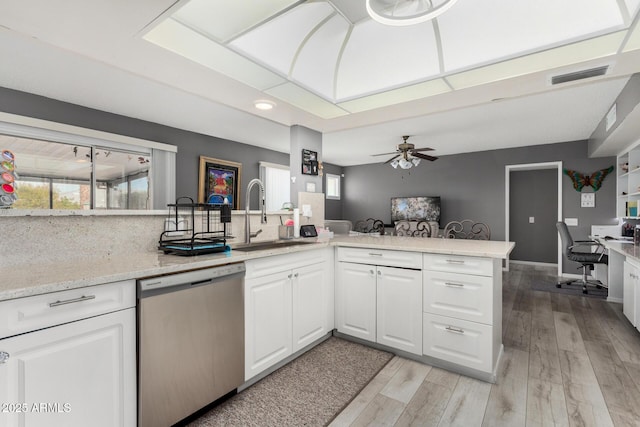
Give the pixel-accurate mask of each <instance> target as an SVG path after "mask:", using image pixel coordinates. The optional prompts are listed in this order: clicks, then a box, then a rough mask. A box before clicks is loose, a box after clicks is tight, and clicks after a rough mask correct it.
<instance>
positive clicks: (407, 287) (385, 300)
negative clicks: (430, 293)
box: [376, 267, 422, 355]
mask: <svg viewBox="0 0 640 427" xmlns="http://www.w3.org/2000/svg"><path fill="white" fill-rule="evenodd" d="M376 275H377V296H376V299H377V325H376V326H377V342H378V343H380V344H384V345H388V346H390V347H394V348H397V349H399V350H404V351H408V352H410V353H414V354H419V355H422V272H421V271H419V270H408V269H403V268H392V267H378V268H377V274H376Z"/></svg>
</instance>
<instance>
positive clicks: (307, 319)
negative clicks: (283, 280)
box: [292, 262, 329, 353]
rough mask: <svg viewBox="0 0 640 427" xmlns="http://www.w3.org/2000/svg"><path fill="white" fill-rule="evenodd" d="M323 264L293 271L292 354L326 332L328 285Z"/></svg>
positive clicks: (324, 264)
mask: <svg viewBox="0 0 640 427" xmlns="http://www.w3.org/2000/svg"><path fill="white" fill-rule="evenodd" d="M326 264H327V263H325V262H323V263H319V264H314V265H309V266H306V267H302V268H299V269H297V270H294V271H293V273H292V280H293V283H292V286H293V290H292V292H293V352H294V353H295V352H296V351H298V350H300V349H302V348H303V347H305V346H306V345H308V344H311V343H312V342H313V341H315V340H317V339H318V338H320V337H322V336H323V335H325V334H326V333H327V332H328V323H329V322H328V321H327V320H328V319H327V313H328V307H327V305H328V304H329V300H328V293H329V289H328V286H327V284H328V282H327V268H326Z"/></svg>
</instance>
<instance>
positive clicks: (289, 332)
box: [245, 249, 334, 381]
mask: <svg viewBox="0 0 640 427" xmlns="http://www.w3.org/2000/svg"><path fill="white" fill-rule="evenodd" d="M330 254H331V252H330V249H326V250H320V251H305V252H298V253H293V254H290V255H277V256H273V257H265V258H260V259H256V260H250V261H247V262H246V267H247V275H246V278H245V381H246V380H249V379H251V378H253V377H254V376H256V375H257V374H259V373H261V372H263V371H264V370H266V369H268V368H270V367H271V366H273V365H275V364H276V363H278V362H280V361H282V360H284V359H286V358H287V357H289V356H290V355H291V354H293V353H295V352H297V351H299V350H301V349H302V348H304V347H305V346H307V345H308V344H311V343H313V342H314V341H315V340H317V339H319V338H321V337H322V336H324V335H325V334H327V333H328V332H329V331H331V330H332V329H333V298H334V295H333V287H332V286H331V285H332V281H331V280H332V278H333V268H332V267H331V266H332V262H331V260H332V257H331V256H330ZM274 271H275V272H274ZM264 272H269V273H270V274H266V275H265V274H264Z"/></svg>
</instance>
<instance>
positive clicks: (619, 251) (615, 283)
mask: <svg viewBox="0 0 640 427" xmlns="http://www.w3.org/2000/svg"><path fill="white" fill-rule="evenodd" d="M598 240H599V241H600V243H602V245H603V246H604V247H605V249H607V252H608V253H609V269H608V270H609V273H608V278H607V279H608V282H609V283H608V285H609V296H608V297H607V301H610V302H619V303H622V297H623V291H622V289H623V282H624V262H625V261H629V262H631V263H632V264H636V265H638V266H640V247H638V246H635V245H634V244H633V243H632V242H629V241H621V240H604V239H598Z"/></svg>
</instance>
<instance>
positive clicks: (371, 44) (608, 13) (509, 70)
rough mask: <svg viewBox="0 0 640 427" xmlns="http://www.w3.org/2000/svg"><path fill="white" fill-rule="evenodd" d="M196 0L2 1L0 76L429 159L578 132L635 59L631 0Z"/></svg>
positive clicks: (638, 56) (636, 1)
mask: <svg viewBox="0 0 640 427" xmlns="http://www.w3.org/2000/svg"><path fill="white" fill-rule="evenodd" d="M196 1H199V2H202V1H203V0H193V2H191V3H189V2H188V1H182V0H180V1H177V2H174V1H173V0H138V1H136V2H131V1H127V0H110V1H108V2H105V1H99V0H67V1H65V2H51V1H47V0H2V1H0V55H2V57H3V58H5V60H3V61H0V86H4V87H8V88H12V89H16V90H22V91H26V92H31V93H35V94H39V95H43V96H47V97H50V98H55V99H60V100H62V101H66V102H71V103H75V104H79V105H83V106H87V107H91V108H96V109H100V110H104V111H108V112H112V113H117V114H122V115H126V116H130V117H135V118H139V119H143V120H149V121H153V122H157V123H162V124H165V125H169V126H174V127H178V128H182V129H187V130H191V131H194V132H199V133H203V134H208V135H213V136H217V137H220V138H225V139H231V140H235V141H239V142H243V143H247V144H252V145H258V146H262V147H266V148H271V149H274V150H278V151H282V152H288V151H289V129H288V127H289V126H291V125H303V126H306V127H309V128H311V129H315V130H318V131H320V132H322V133H323V160H324V161H327V162H330V163H335V164H338V165H354V164H363V163H373V162H376V161H380V158H379V157H376V158H374V157H372V156H371V154H375V153H380V152H389V151H392V150H393V149H394V148H395V145H396V144H398V143H400V142H401V136H402V135H412V136H413V137H412V139H411V140H410V142H413V143H414V144H416V146H429V147H432V148H434V149H435V150H434V152H433V153H432V154H433V155H436V156H441V155H446V154H453V153H459V152H471V151H479V150H487V149H495V148H506V147H516V146H525V145H536V144H546V143H554V142H564V141H573V140H579V139H587V138H588V137H589V136H590V135H591V133H592V132H593V130H594V129H595V127H596V125H597V124H598V122H599V121H600V120H601V119H602V117H603V116H604V115H605V114H606V112H607V111H608V109H609V108H610V107H611V105H612V103H613V102H614V100H615V98H616V97H617V95H618V94H619V93H620V91H621V89H622V88H623V86H624V84H625V83H626V81H627V79H628V77H629V76H630V75H631V74H633V73H636V72H638V71H640V30H639V29H638V23H637V21H638V8H639V6H640V0H588V1H585V0H582V1H578V0H566V1H563V2H560V3H559V2H557V1H550V0H537V1H531V2H529V1H526V2H505V1H500V0H486V1H484V2H477V1H473V0H459V1H458V2H457V3H456V5H454V7H452V8H451V9H450V10H449V11H448V12H446V13H445V14H444V15H442V16H441V17H439V18H437V22H436V23H435V24H436V25H434V23H432V22H430V23H427V24H420V25H419V26H415V27H403V29H398V28H395V27H394V28H390V27H385V26H383V25H381V24H378V23H375V22H373V21H372V20H370V19H369V18H368V17H367V16H366V14H365V13H363V10H364V0H332V1H330V2H327V1H322V0H317V1H292V0H277V1H276V0H271V1H269V2H266V3H265V2H261V3H260V5H261V6H260V7H255V6H256V4H255V2H253V1H251V0H234V1H233V2H229V1H226V0H225V1H223V0H206V5H207V6H209V7H214V10H215V11H216V12H217V13H216V14H214V15H212V16H210V15H207V14H206V13H204V12H202V11H200V12H198V9H197V7H198V6H199V5H198V3H196ZM515 3H518V5H517V7H516V6H514V4H515ZM251 5H252V6H254V7H251ZM200 6H202V4H200ZM272 7H273V8H272ZM190 8H192V9H193V10H192V12H191V13H189V10H190ZM193 11H196V12H193ZM176 12H177V14H176V15H174V14H175V13H176ZM223 12H224V13H223ZM248 12H250V13H248ZM172 15H174V17H173V18H172V17H171V16H172ZM203 17H211V19H202V18H203ZM214 17H215V19H214ZM303 17H304V19H303ZM239 18H241V19H239ZM293 18H295V19H293ZM212 22H213V23H217V24H216V25H213V27H211V23H212ZM223 24H224V25H223ZM294 24H295V25H294ZM207 25H208V27H207ZM214 32H216V34H211V33H214ZM429 34H430V35H429ZM347 35H348V37H347ZM150 41H153V42H150ZM159 44H160V45H162V46H164V47H162V46H160V45H159ZM416 49H422V50H421V51H420V53H419V54H418V53H416ZM434 49H435V51H434ZM176 52H177V53H179V54H176ZM203 52H205V53H206V54H203ZM338 63H339V66H338V65H336V64H338ZM602 65H608V66H609V71H608V72H607V74H606V75H605V76H602V77H595V78H591V79H588V80H582V81H579V82H572V83H566V84H562V85H558V86H554V87H552V86H551V85H550V84H549V79H550V76H551V75H556V74H562V73H565V72H572V71H576V70H581V69H586V68H591V67H595V66H602ZM257 99H268V100H271V101H274V102H275V103H276V104H277V106H276V108H275V109H273V110H271V111H268V112H262V111H258V110H256V109H255V108H254V107H253V102H254V101H255V100H257ZM430 154H431V153H430Z"/></svg>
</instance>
